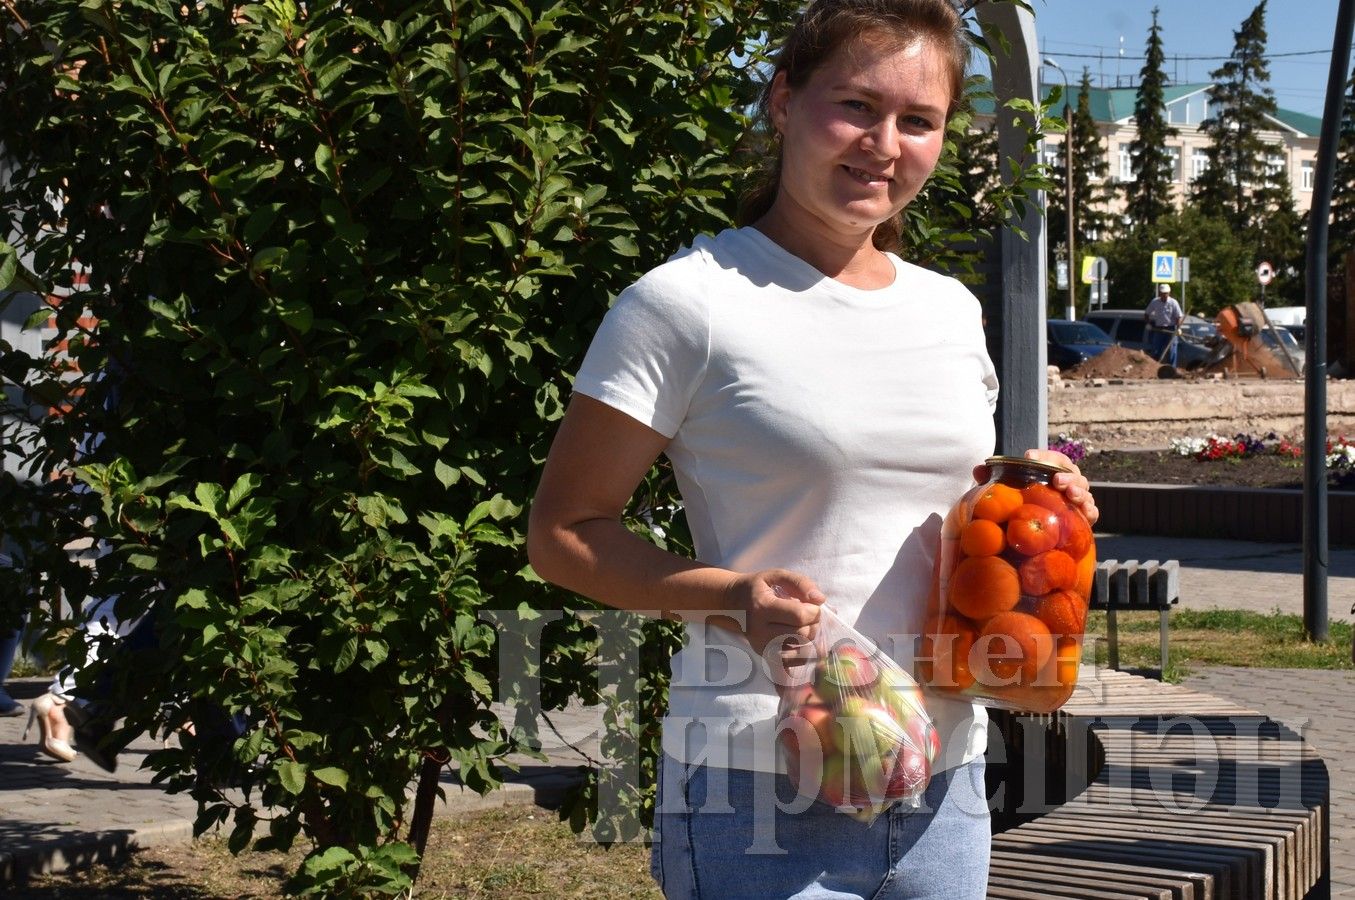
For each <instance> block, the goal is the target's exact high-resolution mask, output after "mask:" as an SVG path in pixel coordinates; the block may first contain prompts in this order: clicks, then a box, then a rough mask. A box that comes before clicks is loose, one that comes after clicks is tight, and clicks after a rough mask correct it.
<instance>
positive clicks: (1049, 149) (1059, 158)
mask: <svg viewBox="0 0 1355 900" xmlns="http://www.w3.org/2000/svg"><path fill="white" fill-rule="evenodd" d="M1040 161H1041V162H1043V163H1044V164H1045V165H1046V166H1048V167H1049V168H1050V170H1051V171H1052V170H1058V169H1060V168H1062V166H1063V145H1062V144H1054V145H1050V144H1048V143H1046V144H1045V145H1044V149H1043V150H1042V151H1041V153H1040Z"/></svg>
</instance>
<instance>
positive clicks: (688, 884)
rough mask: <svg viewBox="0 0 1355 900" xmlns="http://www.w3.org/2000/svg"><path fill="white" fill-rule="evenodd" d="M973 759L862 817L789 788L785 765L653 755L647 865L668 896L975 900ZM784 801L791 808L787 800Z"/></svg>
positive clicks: (978, 855) (982, 813) (692, 899)
mask: <svg viewBox="0 0 1355 900" xmlns="http://www.w3.org/2000/svg"><path fill="white" fill-rule="evenodd" d="M983 771H984V762H983V760H982V759H981V758H980V759H978V760H975V761H974V762H972V763H969V764H968V765H964V766H960V767H959V768H956V769H951V770H949V771H946V772H941V773H937V774H936V775H934V776H933V777H932V780H931V784H930V785H929V786H928V788H927V792H926V794H925V795H924V797H923V802H922V805H921V806H920V807H917V808H913V807H909V806H907V805H906V804H896V805H895V806H894V807H893V808H892V809H890V810H888V811H886V812H885V813H883V814H881V815H880V816H879V818H877V819H876V820H875V821H874V822H873V823H871V824H869V825H867V824H865V823H863V822H858V821H857V820H856V819H854V818H852V817H851V816H850V815H847V814H845V813H840V812H838V811H836V810H834V809H832V808H831V807H828V806H826V805H824V804H822V803H818V802H810V801H806V800H804V799H803V798H796V797H795V789H794V787H793V785H792V784H791V782H790V780H789V779H787V778H786V777H785V776H784V775H775V774H772V773H767V772H749V771H745V770H742V769H718V768H711V767H708V766H701V765H696V766H684V765H683V764H682V763H680V762H677V761H676V760H674V759H673V758H672V757H669V756H665V757H663V759H662V760H661V762H660V774H659V794H658V799H657V810H656V812H655V816H654V823H655V828H654V832H655V833H654V841H655V843H654V847H653V850H652V851H651V855H650V873H651V874H652V875H653V876H654V879H655V881H657V882H658V883H659V886H660V887H661V888H662V889H663V893H664V896H665V897H667V898H669V900H679V898H680V900H703V898H719V900H735V898H746V900H754V898H759V900H761V898H765V900H771V898H776V900H785V898H788V897H793V898H797V900H829V898H832V900H867V898H880V900H886V898H890V900H892V898H905V897H907V898H935V900H942V898H944V900H971V898H973V900H978V898H982V897H984V895H985V894H986V892H987V886H988V856H989V848H990V844H991V831H990V823H989V815H988V801H987V796H986V792H985V789H984V783H983ZM786 807H790V808H791V809H790V810H787V809H786Z"/></svg>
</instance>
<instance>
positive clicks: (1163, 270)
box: [1153, 250, 1176, 284]
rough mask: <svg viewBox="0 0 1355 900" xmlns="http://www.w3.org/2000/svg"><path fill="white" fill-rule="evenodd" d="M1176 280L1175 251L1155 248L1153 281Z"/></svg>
mask: <svg viewBox="0 0 1355 900" xmlns="http://www.w3.org/2000/svg"><path fill="white" fill-rule="evenodd" d="M1171 281H1176V251H1175V250H1157V251H1155V252H1154V253H1153V283H1154V284H1156V283H1159V282H1171Z"/></svg>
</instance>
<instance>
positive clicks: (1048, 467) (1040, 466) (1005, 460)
mask: <svg viewBox="0 0 1355 900" xmlns="http://www.w3.org/2000/svg"><path fill="white" fill-rule="evenodd" d="M983 464H984V465H986V466H999V465H1000V466H1016V467H1022V468H1026V469H1033V470H1035V471H1036V472H1047V473H1049V474H1050V475H1056V474H1058V473H1059V472H1068V471H1071V470H1069V469H1066V468H1064V467H1063V466H1059V465H1055V464H1054V463H1047V462H1040V461H1039V460H1035V459H1026V458H1025V457H1024V456H990V457H988V458H987V459H985V460H984V461H983Z"/></svg>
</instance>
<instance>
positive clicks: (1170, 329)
mask: <svg viewBox="0 0 1355 900" xmlns="http://www.w3.org/2000/svg"><path fill="white" fill-rule="evenodd" d="M1143 317H1144V319H1146V320H1147V322H1148V335H1147V338H1148V340H1147V341H1146V344H1147V346H1148V354H1149V355H1150V356H1152V357H1153V359H1155V360H1157V361H1158V362H1169V363H1171V366H1172V368H1176V333H1177V329H1178V328H1180V327H1181V320H1182V319H1184V318H1185V314H1184V313H1183V312H1182V311H1181V304H1179V303H1177V302H1176V298H1175V297H1173V296H1172V286H1171V285H1170V284H1159V285H1158V286H1157V296H1156V297H1154V298H1153V299H1152V300H1149V301H1148V308H1147V309H1146V310H1144V312H1143ZM1169 354H1170V357H1171V358H1170V359H1164V358H1163V357H1165V356H1167V355H1169Z"/></svg>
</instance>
